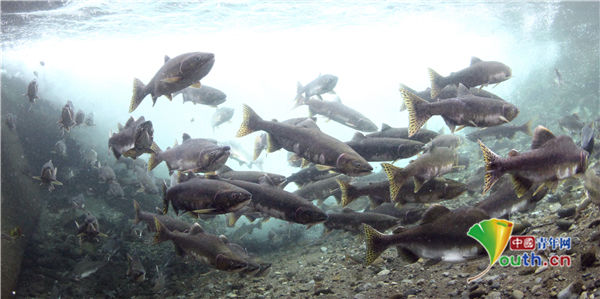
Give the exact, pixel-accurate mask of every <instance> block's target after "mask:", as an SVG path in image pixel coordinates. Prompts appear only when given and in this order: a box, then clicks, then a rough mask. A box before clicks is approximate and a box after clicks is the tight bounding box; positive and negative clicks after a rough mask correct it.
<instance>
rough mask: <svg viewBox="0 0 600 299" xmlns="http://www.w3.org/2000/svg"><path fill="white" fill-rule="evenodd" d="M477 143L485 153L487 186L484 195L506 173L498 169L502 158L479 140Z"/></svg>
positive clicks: (485, 185) (484, 188)
mask: <svg viewBox="0 0 600 299" xmlns="http://www.w3.org/2000/svg"><path fill="white" fill-rule="evenodd" d="M477 142H478V143H479V147H480V148H481V151H482V152H483V160H484V161H485V184H484V186H483V194H485V193H486V192H487V191H488V190H490V188H492V186H493V185H494V184H495V183H496V182H497V181H498V180H499V179H500V177H501V176H502V175H503V174H504V172H502V171H501V170H499V169H498V161H499V160H500V159H501V158H500V156H498V155H497V154H496V153H494V152H492V150H490V149H489V148H488V147H487V146H485V144H483V142H481V140H477Z"/></svg>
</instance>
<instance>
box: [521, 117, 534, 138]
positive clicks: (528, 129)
mask: <svg viewBox="0 0 600 299" xmlns="http://www.w3.org/2000/svg"><path fill="white" fill-rule="evenodd" d="M532 121H533V120H532V119H530V120H529V121H528V122H526V123H524V124H523V125H522V126H521V131H523V132H524V133H525V134H527V135H529V136H533V133H532V132H531V122H532Z"/></svg>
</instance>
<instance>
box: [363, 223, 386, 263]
mask: <svg viewBox="0 0 600 299" xmlns="http://www.w3.org/2000/svg"><path fill="white" fill-rule="evenodd" d="M363 229H364V232H365V245H366V246H367V254H366V257H365V263H366V264H367V265H370V264H372V263H373V262H374V261H375V260H376V259H377V258H378V257H379V256H380V255H381V254H382V253H383V252H384V251H385V250H386V249H387V248H388V246H389V245H387V244H386V243H387V242H385V241H386V240H385V235H384V234H382V233H380V232H378V231H377V230H376V229H374V228H372V227H371V226H369V225H367V224H363Z"/></svg>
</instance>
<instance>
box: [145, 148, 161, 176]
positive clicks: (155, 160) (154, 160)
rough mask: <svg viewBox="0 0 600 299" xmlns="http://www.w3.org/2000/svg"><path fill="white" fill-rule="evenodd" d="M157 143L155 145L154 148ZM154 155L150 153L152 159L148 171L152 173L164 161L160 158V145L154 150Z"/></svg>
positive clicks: (149, 159)
mask: <svg viewBox="0 0 600 299" xmlns="http://www.w3.org/2000/svg"><path fill="white" fill-rule="evenodd" d="M154 145H155V143H153V146H154ZM153 151H154V152H153V153H150V158H148V171H152V169H154V168H155V167H156V166H158V164H160V163H161V162H162V161H163V160H162V159H161V158H160V155H159V154H160V152H161V150H160V148H159V147H158V145H156V147H155V148H154V149H153Z"/></svg>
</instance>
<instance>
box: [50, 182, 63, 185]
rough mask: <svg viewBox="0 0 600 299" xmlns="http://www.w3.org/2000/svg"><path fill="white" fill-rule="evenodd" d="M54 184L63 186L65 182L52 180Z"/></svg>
mask: <svg viewBox="0 0 600 299" xmlns="http://www.w3.org/2000/svg"><path fill="white" fill-rule="evenodd" d="M51 184H52V185H57V186H62V185H63V183H61V182H59V181H52V182H51Z"/></svg>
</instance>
